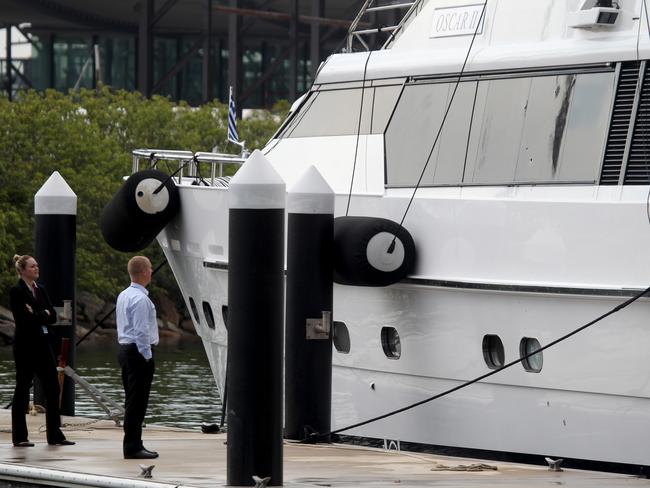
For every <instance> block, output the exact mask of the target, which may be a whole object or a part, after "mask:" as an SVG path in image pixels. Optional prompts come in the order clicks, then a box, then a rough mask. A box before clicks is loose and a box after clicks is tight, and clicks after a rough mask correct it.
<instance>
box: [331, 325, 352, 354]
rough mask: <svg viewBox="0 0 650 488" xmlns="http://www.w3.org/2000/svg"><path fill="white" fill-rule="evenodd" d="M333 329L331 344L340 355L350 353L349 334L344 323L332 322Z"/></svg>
mask: <svg viewBox="0 0 650 488" xmlns="http://www.w3.org/2000/svg"><path fill="white" fill-rule="evenodd" d="M332 325H333V327H334V335H333V341H332V342H333V343H334V347H335V348H336V350H337V351H338V352H340V353H342V354H348V353H349V352H350V333H349V332H348V327H347V326H346V325H345V323H344V322H337V321H334V323H333V324H332Z"/></svg>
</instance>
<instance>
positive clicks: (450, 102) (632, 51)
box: [158, 0, 650, 466]
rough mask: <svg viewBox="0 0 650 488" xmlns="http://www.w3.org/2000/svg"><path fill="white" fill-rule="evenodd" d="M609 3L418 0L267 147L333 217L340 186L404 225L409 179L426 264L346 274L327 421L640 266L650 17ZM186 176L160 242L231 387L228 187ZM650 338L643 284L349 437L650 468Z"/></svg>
mask: <svg viewBox="0 0 650 488" xmlns="http://www.w3.org/2000/svg"><path fill="white" fill-rule="evenodd" d="M607 3H608V2H598V1H596V0H591V1H590V0H586V1H584V0H581V1H578V0H540V1H534V0H488V1H487V4H486V7H485V11H484V12H483V3H480V2H472V1H465V2H463V1H459V0H429V1H419V2H416V3H415V6H414V7H413V10H412V12H411V13H410V14H409V15H408V16H407V18H406V20H405V24H404V28H403V29H401V30H399V31H397V32H396V35H395V38H394V40H393V41H392V42H390V43H389V45H388V47H387V48H386V49H383V50H380V51H373V52H359V53H349V54H337V55H334V56H332V57H331V58H330V59H329V60H328V61H327V62H326V63H325V64H324V66H323V67H322V68H321V71H320V73H319V75H318V77H317V79H316V82H315V84H314V86H313V87H312V89H311V90H310V92H309V93H308V94H307V95H306V96H305V97H304V98H303V99H302V100H301V103H300V104H299V106H298V107H296V109H295V110H294V112H293V113H292V115H291V116H290V117H289V119H288V120H287V122H286V123H285V124H284V126H283V128H282V129H281V130H280V131H279V132H278V134H276V138H275V139H273V140H272V141H270V142H269V144H268V145H267V147H266V148H265V153H266V156H267V158H268V159H269V160H270V161H271V162H272V164H273V165H274V167H275V168H276V170H277V171H278V173H279V174H280V175H281V176H282V178H283V179H284V180H285V183H286V184H287V187H290V186H292V185H293V183H294V182H295V180H296V179H297V178H299V177H300V176H301V175H302V174H303V173H304V171H305V170H306V169H307V168H308V167H309V166H311V165H314V166H315V167H316V168H318V170H319V171H320V173H321V174H322V175H323V176H324V178H325V179H326V180H327V183H328V184H329V185H330V186H331V187H332V188H333V189H334V191H335V192H336V194H337V197H336V215H345V214H346V209H347V208H348V199H349V215H359V216H375V217H383V218H387V219H391V220H393V221H396V222H400V221H401V219H402V217H403V215H404V213H405V212H406V209H407V207H408V205H409V200H410V198H411V197H412V196H413V195H415V196H414V199H413V203H412V205H411V206H410V209H409V210H408V213H407V214H406V218H405V220H404V227H405V228H406V229H407V230H408V231H409V232H410V233H411V235H412V236H413V239H414V241H415V246H416V249H417V264H416V269H415V272H414V273H413V274H412V275H411V276H410V277H409V278H408V279H406V280H404V281H402V282H400V283H397V284H395V285H391V286H388V287H356V286H344V285H336V286H335V292H334V311H333V318H334V320H335V321H336V322H337V323H336V339H335V344H336V350H335V351H334V372H333V408H332V415H333V419H332V423H333V428H334V429H336V428H340V427H344V426H346V425H349V424H352V423H355V422H358V421H361V420H365V419H367V418H370V417H373V416H375V415H379V414H383V413H385V412H388V411H390V410H392V409H396V408H399V407H403V406H405V405H408V404H409V403H412V402H416V401H419V400H422V399H424V398H427V397H429V396H432V395H434V394H436V393H438V392H441V391H444V390H446V389H448V388H450V387H453V386H455V385H458V384H460V383H462V382H465V381H468V380H471V379H473V378H475V377H478V376H480V375H482V374H485V373H486V372H489V371H490V370H491V369H494V368H498V367H499V366H500V365H502V364H504V363H507V362H509V361H512V360H514V359H517V358H518V357H520V355H525V354H526V353H527V352H530V351H533V350H536V349H537V348H538V347H539V346H540V345H542V346H543V345H545V344H548V343H550V342H551V341H553V340H555V339H556V338H558V337H560V336H562V335H564V334H566V333H568V332H570V331H572V330H574V329H576V328H578V327H579V326H581V325H583V324H585V323H587V322H589V321H590V320H592V319H594V318H596V317H598V316H599V315H601V314H603V313H605V312H607V311H608V310H610V309H612V308H613V307H615V306H616V305H617V304H619V303H621V302H623V301H624V300H625V299H626V298H627V297H630V296H632V295H634V294H635V293H637V292H639V291H641V290H643V289H645V288H646V287H647V286H649V285H650V216H649V211H648V205H649V204H648V199H649V197H650V125H649V124H650V119H649V118H648V117H650V79H646V77H647V74H648V67H647V63H646V61H645V60H646V59H648V58H650V50H649V48H650V36H649V34H648V33H649V30H648V25H647V18H648V14H647V12H646V11H645V8H644V7H645V3H646V2H645V0H619V2H618V3H616V2H614V4H613V5H612V6H611V7H608V6H607V5H603V4H607ZM477 15H478V16H479V17H478V18H477ZM601 15H602V16H601ZM479 18H480V19H481V20H480V22H479V20H478V19H479ZM475 34H476V35H475ZM470 45H471V49H470ZM466 58H467V63H466V65H465V66H464V67H463V65H464V61H465V59H466ZM461 70H462V74H461ZM448 107H449V111H448V114H447V115H446V116H445V113H446V111H447V108H448ZM443 119H445V120H444V124H443ZM438 133H439V137H437V135H438ZM436 140H437V142H436V143H435V145H434V141H436ZM427 161H428V163H427ZM425 164H426V165H427V166H426V169H425ZM421 175H422V178H421V181H419V180H420V176H421ZM418 181H419V185H418ZM193 182H194V183H195V182H196V178H193V177H187V176H186V177H184V178H182V179H181V180H180V182H179V185H178V186H179V190H180V198H181V214H180V215H179V216H178V217H177V218H176V219H175V220H174V221H173V222H172V223H171V224H169V225H168V226H167V227H166V228H165V230H164V231H163V232H161V234H160V235H159V237H158V240H159V242H160V244H161V245H162V247H163V249H164V251H165V254H166V256H167V258H168V260H169V262H170V264H171V267H172V269H173V271H174V274H175V275H176V277H177V279H178V282H179V284H180V287H181V290H182V292H183V295H184V297H185V299H186V302H187V304H188V308H190V309H191V310H192V316H193V318H194V320H195V324H196V328H197V331H198V332H199V334H200V335H201V337H202V338H203V340H204V343H205V345H206V350H207V351H208V355H209V357H210V361H211V365H212V368H213V372H214V374H215V377H216V378H217V381H218V384H219V386H220V387H222V386H223V375H224V373H225V364H226V363H225V354H226V344H227V331H226V328H225V326H224V322H223V313H225V312H226V310H227V305H228V297H227V288H228V287H227V277H228V272H227V269H228V259H227V258H228V232H227V222H228V203H227V200H228V199H227V192H228V189H227V182H225V183H224V186H221V187H217V186H203V185H196V184H194V185H192V183H193ZM416 185H417V186H418V188H417V191H416V190H415V188H416ZM350 188H352V193H351V196H350V197H349V195H348V192H349V191H350ZM222 312H223V313H222ZM346 336H348V337H349V340H348V341H346ZM647 344H650V303H649V302H648V301H647V300H646V299H641V300H639V301H637V302H635V303H634V304H632V305H631V306H629V307H627V308H625V309H624V310H622V311H620V312H618V313H617V314H614V315H612V316H610V317H608V318H606V319H604V320H603V321H601V322H599V323H598V324H596V325H594V326H593V327H591V328H589V329H587V330H585V331H583V332H581V333H580V334H577V335H576V336H574V337H572V338H570V339H568V340H566V341H564V342H562V343H560V344H558V345H556V346H554V347H553V348H550V349H548V350H545V351H544V352H543V353H541V354H540V355H538V356H534V357H531V358H529V359H528V360H526V361H524V364H522V365H516V366H515V367H512V368H510V369H508V370H505V371H503V372H500V373H499V374H496V375H494V376H492V377H490V378H488V379H486V380H484V381H481V382H479V383H478V384H475V385H472V386H470V387H468V388H465V389H463V390H461V391H458V392H456V393H453V394H451V395H449V396H446V397H444V398H441V399H440V400H437V401H434V402H431V403H428V404H425V405H422V406H420V407H417V408H415V409H413V410H409V411H407V412H404V413H402V414H399V415H397V416H394V417H390V418H388V419H386V420H383V421H380V422H376V423H372V424H369V425H367V426H364V427H361V428H358V429H354V430H352V431H349V432H346V434H350V435H358V436H365V437H372V438H379V439H394V440H400V441H409V442H417V443H424V444H431V445H440V446H454V447H463V448H473V449H485V450H492V451H503V452H515V453H526V454H538V455H551V456H556V457H569V458H577V459H586V460H595V461H606V462H615V463H627V464H632V465H643V466H645V465H650V444H649V443H648V442H647V438H648V435H649V434H650V368H648V362H649V358H650V354H649V353H648V352H647V349H648V348H647ZM346 349H349V350H348V351H347V352H346Z"/></svg>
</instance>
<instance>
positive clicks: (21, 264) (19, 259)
mask: <svg viewBox="0 0 650 488" xmlns="http://www.w3.org/2000/svg"><path fill="white" fill-rule="evenodd" d="M30 259H34V258H33V257H32V256H30V255H29V254H23V255H22V256H20V255H19V254H14V264H15V266H16V273H18V276H20V274H21V271H25V268H26V267H27V261H29V260H30Z"/></svg>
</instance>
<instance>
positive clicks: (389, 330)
mask: <svg viewBox="0 0 650 488" xmlns="http://www.w3.org/2000/svg"><path fill="white" fill-rule="evenodd" d="M381 347H382V349H383V350H384V354H385V355H386V357H387V358H388V359H399V358H400V356H401V355H402V344H401V342H400V338H399V334H398V333H397V330H396V329H395V327H382V328H381Z"/></svg>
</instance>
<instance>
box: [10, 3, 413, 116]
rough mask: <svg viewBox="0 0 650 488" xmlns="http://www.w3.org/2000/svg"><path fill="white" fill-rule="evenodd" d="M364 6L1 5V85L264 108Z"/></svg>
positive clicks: (299, 78)
mask: <svg viewBox="0 0 650 488" xmlns="http://www.w3.org/2000/svg"><path fill="white" fill-rule="evenodd" d="M365 3H366V2H365V1H364V0H331V1H326V0H301V1H298V0H253V1H244V0H222V1H220V2H218V1H217V0H157V1H154V0H112V1H106V0H0V26H3V27H4V29H2V30H0V39H2V40H1V41H0V42H1V43H0V73H1V74H0V88H2V90H3V91H4V92H5V93H8V94H9V96H15V94H16V92H17V90H21V89H26V88H35V89H37V90H43V89H46V88H55V89H57V90H62V91H67V90H69V89H72V88H75V87H86V88H93V87H96V86H97V83H98V82H100V83H102V84H105V85H110V86H112V87H114V88H123V89H126V90H139V91H140V92H142V93H143V94H145V95H147V96H151V95H154V94H159V95H164V96H168V97H170V98H172V99H174V100H185V101H187V102H188V103H190V104H192V105H198V104H200V103H203V102H206V101H209V100H212V99H214V98H218V99H220V100H221V101H226V100H227V97H228V87H229V86H233V87H234V89H235V97H236V100H237V107H247V108H260V107H262V108H268V107H271V106H272V105H273V104H274V103H275V102H276V101H278V100H281V99H288V100H289V101H293V100H295V99H296V98H297V96H299V95H300V94H301V93H302V92H304V91H305V90H307V89H308V88H309V86H310V85H311V83H312V81H313V77H314V74H315V71H316V70H317V68H318V65H319V64H320V62H321V61H322V60H324V59H325V58H326V57H327V56H328V55H329V54H331V53H332V52H334V51H336V50H341V49H342V48H344V44H343V42H342V41H343V40H344V39H345V36H346V34H347V32H348V29H349V27H350V24H351V22H352V21H353V20H354V19H355V17H356V15H357V13H358V11H359V10H360V8H361V7H362V6H363V5H364V4H365ZM375 3H378V2H375ZM386 3H388V4H393V5H394V4H400V5H404V6H406V8H408V5H410V3H404V2H401V3H400V2H398V1H396V0H389V1H385V2H384V4H386ZM400 8H404V7H400ZM396 10H399V9H396V8H389V9H387V10H381V9H379V10H378V11H377V12H376V13H373V14H372V19H371V21H372V23H374V24H376V25H389V24H391V23H394V22H395V17H396V15H397V14H398V12H396ZM365 25H369V24H368V23H363V24H362V27H363V26H365ZM374 37H377V38H380V37H381V34H380V35H377V36H374ZM384 37H385V36H384ZM378 42H381V39H373V40H372V43H378ZM7 48H9V49H7Z"/></svg>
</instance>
